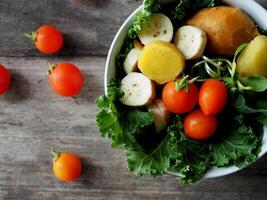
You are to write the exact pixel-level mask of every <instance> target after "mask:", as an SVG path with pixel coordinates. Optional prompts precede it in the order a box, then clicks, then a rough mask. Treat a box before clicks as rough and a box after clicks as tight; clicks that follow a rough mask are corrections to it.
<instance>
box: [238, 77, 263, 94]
mask: <svg viewBox="0 0 267 200" xmlns="http://www.w3.org/2000/svg"><path fill="white" fill-rule="evenodd" d="M242 82H243V83H244V84H245V85H246V86H249V87H251V90H252V91H255V92H264V91H265V90H267V78H265V77H263V76H250V77H247V78H243V79H242Z"/></svg>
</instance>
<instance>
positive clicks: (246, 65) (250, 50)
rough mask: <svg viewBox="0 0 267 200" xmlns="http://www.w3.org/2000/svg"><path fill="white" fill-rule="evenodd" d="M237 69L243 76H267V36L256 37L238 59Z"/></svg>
mask: <svg viewBox="0 0 267 200" xmlns="http://www.w3.org/2000/svg"><path fill="white" fill-rule="evenodd" d="M237 71H238V73H239V74H240V75H241V76H243V77H247V76H265V77H267V36H264V35H260V36H257V37H255V38H254V40H252V41H251V42H250V44H249V45H248V46H247V47H246V48H245V49H244V51H243V52H242V53H241V54H240V55H239V57H238V59H237Z"/></svg>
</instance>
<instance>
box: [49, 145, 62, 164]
mask: <svg viewBox="0 0 267 200" xmlns="http://www.w3.org/2000/svg"><path fill="white" fill-rule="evenodd" d="M51 154H52V156H53V161H54V162H55V160H57V159H58V157H59V155H60V153H58V152H56V151H55V150H54V148H52V150H51Z"/></svg>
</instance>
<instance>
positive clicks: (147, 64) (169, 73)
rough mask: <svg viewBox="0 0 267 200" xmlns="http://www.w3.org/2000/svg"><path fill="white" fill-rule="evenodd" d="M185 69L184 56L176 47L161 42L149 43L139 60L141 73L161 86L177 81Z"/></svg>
mask: <svg viewBox="0 0 267 200" xmlns="http://www.w3.org/2000/svg"><path fill="white" fill-rule="evenodd" d="M184 67H185V59H184V56H183V54H182V53H181V52H180V51H179V50H178V49H177V48H176V46H175V45H173V44H171V43H169V42H164V41H159V40H155V41H152V42H150V43H148V44H147V45H146V46H145V47H144V48H143V50H142V52H141V54H140V56H139V60H138V68H139V69H140V71H141V72H142V73H143V74H144V75H146V76H147V77H148V78H149V79H151V80H153V81H155V82H157V83H159V84H164V83H167V82H168V81H170V80H173V79H175V78H176V77H177V76H179V75H180V74H181V72H182V71H183V70H184Z"/></svg>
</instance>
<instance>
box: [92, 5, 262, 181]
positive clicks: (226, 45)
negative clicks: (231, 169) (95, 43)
mask: <svg viewBox="0 0 267 200" xmlns="http://www.w3.org/2000/svg"><path fill="white" fill-rule="evenodd" d="M207 15H209V18H208V17H206V16H207ZM211 16H214V17H211ZM225 16H227V17H228V18H230V19H231V18H232V19H235V20H236V21H231V24H230V23H228V22H227V21H226V17H225ZM211 19H212V20H213V21H212V22H211V21H210V20H211ZM211 23H212V24H213V26H212V27H211V26H209V24H211ZM232 23H234V24H235V25H236V24H238V23H240V26H239V27H238V26H236V27H235V28H234V29H233V28H232V29H230V28H229V27H231V26H232ZM216 30H220V32H218V33H217V32H216ZM222 32H223V34H222ZM236 32H240V34H239V35H236V34H235V33H236ZM243 32H245V34H243ZM264 33H266V31H265V30H260V29H259V28H257V26H256V25H255V24H254V22H253V21H252V20H251V19H250V18H249V17H248V16H247V14H246V13H244V12H243V11H242V10H240V9H238V8H233V7H230V6H225V5H222V3H221V2H220V1H215V0H199V1H191V0H181V1H172V2H171V3H161V1H157V0H145V1H144V10H143V11H142V12H140V13H138V14H137V18H136V20H135V22H134V23H133V25H132V27H131V28H130V30H129V32H128V35H127V36H126V38H125V42H124V45H123V47H122V48H121V52H120V54H119V55H118V56H117V59H116V79H114V80H112V81H111V82H110V83H109V86H108V92H107V95H105V96H100V97H99V98H98V99H97V101H96V105H97V107H98V108H99V112H98V114H97V116H96V121H97V125H98V127H99V131H100V134H101V136H103V137H107V138H109V139H110V140H111V142H112V147H114V148H125V157H126V161H127V163H128V169H129V170H130V171H131V172H133V173H134V174H136V175H140V176H143V175H151V176H160V175H163V174H164V173H166V172H167V171H171V172H175V173H179V174H181V179H180V181H181V182H182V183H184V184H190V183H194V182H196V181H199V180H200V179H201V178H203V176H204V175H205V173H206V172H207V171H208V170H209V169H211V168H213V167H228V166H233V165H234V166H237V167H240V168H242V167H246V166H248V165H249V164H251V163H253V162H255V161H256V160H257V157H258V154H259V152H260V151H261V143H262V137H263V126H264V125H267V104H266V102H267V101H266V100H267V99H266V98H267V97H266V89H267V79H266V77H267V66H266V63H267V53H266V52H267V36H265V35H264ZM229 38H230V39H229ZM218 41H220V42H218ZM229 41H232V42H229ZM259 55H260V56H259Z"/></svg>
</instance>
